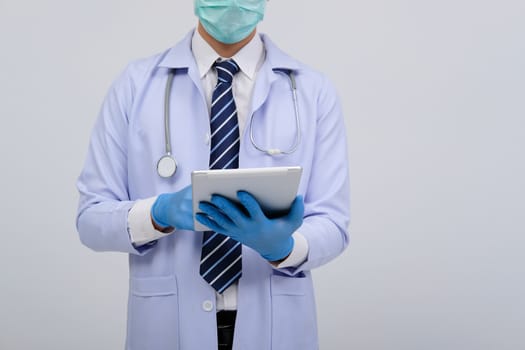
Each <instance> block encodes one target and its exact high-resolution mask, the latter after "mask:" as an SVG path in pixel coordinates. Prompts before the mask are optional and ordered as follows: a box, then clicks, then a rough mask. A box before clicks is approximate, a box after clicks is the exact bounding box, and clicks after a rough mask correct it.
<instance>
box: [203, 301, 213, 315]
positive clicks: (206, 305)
mask: <svg viewBox="0 0 525 350" xmlns="http://www.w3.org/2000/svg"><path fill="white" fill-rule="evenodd" d="M202 309H203V310H204V311H208V312H210V311H212V310H213V303H212V302H211V301H210V300H205V301H204V302H203V303H202Z"/></svg>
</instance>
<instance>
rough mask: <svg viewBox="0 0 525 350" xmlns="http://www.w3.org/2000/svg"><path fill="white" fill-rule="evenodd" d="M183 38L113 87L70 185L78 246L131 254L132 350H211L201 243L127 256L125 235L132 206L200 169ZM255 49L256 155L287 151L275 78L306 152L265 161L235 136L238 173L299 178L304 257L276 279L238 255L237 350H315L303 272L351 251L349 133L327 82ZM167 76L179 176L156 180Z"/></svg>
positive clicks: (195, 78)
mask: <svg viewBox="0 0 525 350" xmlns="http://www.w3.org/2000/svg"><path fill="white" fill-rule="evenodd" d="M191 35H192V33H189V34H188V36H186V38H185V39H183V40H182V41H181V42H180V43H179V44H178V45H176V46H175V47H173V48H171V49H169V50H167V51H165V52H163V53H161V54H159V55H156V56H153V57H150V58H147V59H143V60H140V61H136V62H133V63H132V64H130V65H129V66H128V67H127V68H126V69H125V71H124V72H123V73H122V75H121V76H120V77H119V78H118V79H117V80H116V81H115V82H114V84H113V85H112V87H111V89H110V91H109V93H108V95H107V97H106V99H105V101H104V103H103V106H102V109H101V111H100V116H99V118H98V120H97V122H96V125H95V127H94V130H93V133H92V137H91V142H90V147H89V151H88V155H87V160H86V163H85V167H84V169H83V171H82V173H81V175H80V177H79V180H78V189H79V192H80V203H79V210H78V218H77V228H78V231H79V234H80V239H81V241H82V242H83V243H84V244H85V245H87V246H88V247H90V248H92V249H93V250H96V251H119V252H126V253H129V269H130V285H129V303H128V326H127V340H126V349H129V350H132V349H133V350H168V349H170V350H177V349H182V350H212V349H213V350H215V349H217V337H216V323H215V322H216V319H215V291H214V290H213V289H212V288H211V287H210V286H209V285H208V284H207V283H206V282H205V281H204V280H203V279H202V278H201V277H200V275H199V260H200V252H201V243H202V232H193V231H176V232H175V233H173V234H171V235H168V236H166V237H164V238H161V239H159V240H158V241H156V244H153V245H149V246H145V247H140V248H135V247H134V246H133V245H132V243H131V241H130V236H129V233H128V228H127V218H128V211H129V210H130V208H131V207H132V206H133V204H134V201H135V200H138V199H144V198H148V197H152V196H155V195H158V194H160V193H163V192H174V191H178V190H180V189H182V188H183V187H185V186H187V185H188V184H189V183H190V174H191V171H193V170H197V169H207V168H208V162H209V152H210V145H209V138H208V137H207V135H209V130H210V126H209V115H208V111H207V106H206V102H205V98H204V95H203V92H202V88H201V85H200V78H199V74H198V70H197V67H196V63H195V60H194V58H193V56H192V53H191ZM262 39H263V42H264V45H265V48H266V60H265V62H264V64H263V66H262V67H261V69H260V71H259V73H258V75H257V81H256V84H255V88H254V93H253V100H252V108H251V111H252V112H251V113H255V115H254V121H253V123H254V126H253V130H254V135H255V138H256V140H257V143H258V144H260V145H262V146H263V147H271V148H280V149H283V150H286V149H289V148H290V146H291V145H292V144H293V142H294V139H295V136H296V132H297V131H296V123H295V117H294V109H293V108H294V106H293V100H292V98H291V92H290V85H289V80H288V78H287V76H286V75H283V74H280V73H276V72H275V71H274V69H275V68H285V69H291V70H293V71H294V72H295V74H296V80H297V87H298V106H299V113H300V118H301V131H302V141H301V143H300V145H299V148H298V149H297V151H296V152H295V153H293V154H292V155H287V156H282V155H281V156H276V157H272V156H269V155H267V154H264V153H262V152H259V151H257V150H256V149H255V148H254V147H253V146H252V144H251V142H250V138H249V124H248V125H247V127H246V129H245V131H244V133H243V135H241V149H240V154H239V167H240V168H247V167H266V166H295V165H300V166H302V167H303V175H302V179H301V183H300V187H299V193H300V194H303V195H304V200H305V218H304V223H303V225H302V226H301V228H300V229H299V231H300V232H301V234H302V235H303V236H304V237H305V238H306V239H307V241H308V246H309V252H308V258H307V260H306V261H305V262H304V263H303V264H302V265H300V266H298V267H296V268H286V269H275V268H273V267H272V266H271V265H270V264H269V263H268V262H267V261H265V260H264V259H263V258H262V257H261V256H260V255H259V254H258V253H256V252H255V251H253V250H252V249H250V248H248V247H245V246H243V275H242V278H241V279H240V281H239V285H238V315H237V321H236V327H235V339H234V349H237V350H269V349H273V350H299V349H300V350H313V349H317V348H318V338H317V326H316V310H315V301H314V293H313V288H312V279H311V274H310V270H311V269H313V268H315V267H318V266H321V265H323V264H325V263H327V262H328V261H330V260H332V259H333V258H335V257H336V256H337V255H339V254H340V253H341V252H342V251H343V250H344V249H345V247H346V246H347V245H348V240H349V238H348V232H347V227H348V224H349V180H348V161H347V146H346V137H345V126H344V122H343V115H342V112H341V108H340V103H339V101H338V98H337V95H336V92H335V90H334V88H333V86H332V85H331V84H330V83H329V82H328V80H327V79H326V78H325V77H324V76H323V75H321V74H319V73H317V72H315V71H313V70H312V69H310V68H308V67H306V66H304V65H303V64H301V63H299V62H297V61H295V60H293V59H292V58H290V57H289V56H287V55H286V54H284V53H283V52H282V51H280V50H279V49H278V48H277V47H276V46H275V45H274V44H273V43H272V42H271V41H270V40H269V39H268V38H267V37H266V36H264V35H262ZM169 69H176V70H177V74H176V76H175V79H174V82H173V91H172V93H171V97H170V98H171V100H170V101H171V115H170V122H171V142H172V148H173V155H174V157H175V158H176V159H177V161H178V163H179V168H178V170H177V173H176V174H175V175H174V176H173V177H172V178H169V179H164V178H161V177H159V175H158V174H157V172H156V163H157V161H158V159H159V158H160V157H161V156H162V155H163V154H164V152H165V150H164V147H165V146H164V120H163V110H164V90H165V85H166V80H167V76H168V70H169ZM251 113H250V114H249V115H251ZM334 278H345V276H334ZM342 330H344V329H343V328H342Z"/></svg>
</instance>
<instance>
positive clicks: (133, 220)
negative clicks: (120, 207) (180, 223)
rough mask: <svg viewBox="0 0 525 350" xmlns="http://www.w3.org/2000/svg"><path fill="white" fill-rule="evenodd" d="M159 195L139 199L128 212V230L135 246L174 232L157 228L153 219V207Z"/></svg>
mask: <svg viewBox="0 0 525 350" xmlns="http://www.w3.org/2000/svg"><path fill="white" fill-rule="evenodd" d="M156 200H157V197H151V198H147V199H142V200H138V201H136V202H135V204H134V205H133V207H132V208H131V210H130V211H129V214H128V231H129V235H130V237H131V242H132V243H133V245H134V246H141V245H144V244H147V243H150V242H153V241H155V240H157V239H159V238H162V237H165V236H166V235H168V234H170V233H172V232H173V231H172V232H168V233H163V232H160V231H158V230H156V229H155V227H154V226H153V223H152V221H151V207H152V206H153V203H155V201H156Z"/></svg>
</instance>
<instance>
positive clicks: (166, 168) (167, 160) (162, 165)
mask: <svg viewBox="0 0 525 350" xmlns="http://www.w3.org/2000/svg"><path fill="white" fill-rule="evenodd" d="M274 72H278V73H281V74H286V75H287V76H288V79H289V80H290V87H291V90H292V99H293V108H294V113H295V127H296V132H295V142H294V144H293V145H292V146H291V147H290V149H288V150H286V151H282V150H280V149H279V148H267V149H266V148H263V147H261V146H260V145H259V144H258V143H257V142H256V141H255V138H254V136H253V116H254V114H255V113H252V115H251V116H250V121H249V124H250V141H251V143H252V145H253V147H255V149H257V150H258V151H260V152H262V153H266V154H268V155H270V156H272V157H275V156H278V155H281V154H283V155H289V154H292V153H294V152H295V151H296V150H297V147H298V146H299V144H300V143H301V123H300V119H299V108H298V107H297V84H296V82H295V75H294V73H293V71H291V70H288V69H286V70H282V69H274ZM174 76H175V70H171V71H170V72H169V75H168V81H167V82H166V90H165V93H164V143H165V147H166V150H165V153H164V155H163V156H162V157H161V158H160V159H159V161H158V162H157V172H158V174H159V176H160V177H164V178H168V177H171V176H173V175H174V174H175V172H176V171H177V161H176V160H175V158H174V157H173V156H172V154H171V141H170V118H169V116H170V98H169V97H170V95H171V88H172V86H173V77H174Z"/></svg>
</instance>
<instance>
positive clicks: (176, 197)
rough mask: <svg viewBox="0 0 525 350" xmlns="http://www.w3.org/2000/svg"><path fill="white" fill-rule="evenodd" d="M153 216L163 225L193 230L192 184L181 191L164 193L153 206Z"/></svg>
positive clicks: (156, 221) (157, 222)
mask: <svg viewBox="0 0 525 350" xmlns="http://www.w3.org/2000/svg"><path fill="white" fill-rule="evenodd" d="M151 217H152V218H153V220H154V221H155V223H156V224H158V225H159V226H161V227H173V228H175V229H177V230H193V203H192V191H191V185H189V186H187V187H185V188H183V189H182V190H180V191H179V192H174V193H163V194H161V195H160V196H158V197H157V200H156V201H155V203H153V206H152V207H151Z"/></svg>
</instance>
